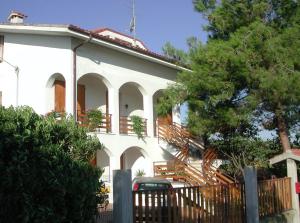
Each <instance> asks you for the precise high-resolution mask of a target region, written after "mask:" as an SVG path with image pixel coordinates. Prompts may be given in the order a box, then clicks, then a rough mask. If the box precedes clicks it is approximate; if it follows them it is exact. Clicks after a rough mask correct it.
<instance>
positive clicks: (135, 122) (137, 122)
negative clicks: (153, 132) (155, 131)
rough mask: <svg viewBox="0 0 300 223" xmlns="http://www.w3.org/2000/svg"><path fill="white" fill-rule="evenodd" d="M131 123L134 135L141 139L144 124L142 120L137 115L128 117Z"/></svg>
mask: <svg viewBox="0 0 300 223" xmlns="http://www.w3.org/2000/svg"><path fill="white" fill-rule="evenodd" d="M130 118H131V121H132V128H133V131H134V133H135V134H137V136H138V138H143V137H144V136H143V132H144V128H145V126H144V123H143V119H142V118H141V117H139V116H137V115H132V116H130Z"/></svg>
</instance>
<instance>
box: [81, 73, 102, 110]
mask: <svg viewBox="0 0 300 223" xmlns="http://www.w3.org/2000/svg"><path fill="white" fill-rule="evenodd" d="M78 84H82V85H84V86H85V109H86V110H90V109H100V110H101V111H102V112H103V113H106V91H107V87H106V86H105V84H104V83H103V81H102V80H101V79H100V78H98V77H97V76H94V75H93V74H87V75H85V76H83V77H81V78H80V79H79V81H78Z"/></svg>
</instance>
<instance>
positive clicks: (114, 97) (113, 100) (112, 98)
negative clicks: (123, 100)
mask: <svg viewBox="0 0 300 223" xmlns="http://www.w3.org/2000/svg"><path fill="white" fill-rule="evenodd" d="M108 110H109V114H111V115H112V120H111V122H112V123H111V124H112V132H113V133H116V134H119V91H118V90H117V89H114V88H109V89H108Z"/></svg>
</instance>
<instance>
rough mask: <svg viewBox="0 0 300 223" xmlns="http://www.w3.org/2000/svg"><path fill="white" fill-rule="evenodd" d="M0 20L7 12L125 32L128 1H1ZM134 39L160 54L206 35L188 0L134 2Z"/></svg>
mask: <svg viewBox="0 0 300 223" xmlns="http://www.w3.org/2000/svg"><path fill="white" fill-rule="evenodd" d="M0 2H1V7H0V21H1V22H5V21H6V20H7V16H8V15H9V13H10V11H11V10H16V11H20V12H22V13H24V14H26V15H27V16H28V18H27V19H26V22H27V23H33V24H36V23H42V24H44V23H46V24H73V25H77V26H80V27H82V28H85V29H95V28H100V27H109V28H112V29H115V30H117V31H119V32H123V33H126V34H130V33H129V24H130V20H131V14H132V7H131V6H132V0H1V1H0ZM136 17H137V22H136V24H137V29H136V32H137V38H139V39H140V40H142V41H143V42H144V43H145V44H146V45H147V46H148V48H150V49H151V50H152V51H154V52H158V53H161V48H162V46H163V45H164V44H165V43H166V42H167V41H169V42H171V43H172V44H173V45H174V46H175V47H176V48H180V49H186V39H187V38H188V37H190V36H196V37H198V38H199V39H200V40H202V41H203V42H205V41H206V33H205V32H204V31H203V30H202V25H203V24H204V23H205V22H204V20H203V19H202V16H201V15H200V14H199V13H197V12H195V10H194V8H193V4H192V0H175V1H174V0H136Z"/></svg>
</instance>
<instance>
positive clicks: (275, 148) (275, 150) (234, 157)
mask: <svg viewBox="0 0 300 223" xmlns="http://www.w3.org/2000/svg"><path fill="white" fill-rule="evenodd" d="M211 145H212V146H213V147H214V148H216V149H217V151H218V154H219V156H218V157H219V158H221V159H223V160H230V162H227V164H223V165H222V167H221V168H222V169H223V170H225V171H226V173H227V174H229V175H231V176H233V177H237V178H239V177H241V176H242V174H243V168H244V167H245V166H254V167H255V168H257V169H258V170H260V173H262V172H263V170H264V169H268V168H269V161H268V160H269V159H270V158H271V157H273V156H274V155H277V154H279V153H280V152H281V148H280V146H279V143H278V141H276V140H268V141H264V140H261V139H259V138H254V137H243V136H240V135H235V136H232V137H228V138H227V139H225V140H215V141H214V140H212V142H211ZM268 172H269V175H270V174H271V172H272V171H268ZM264 174H267V173H264ZM261 175H262V174H261Z"/></svg>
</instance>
